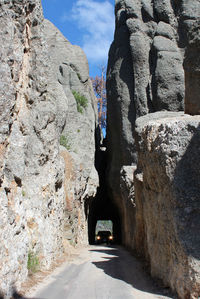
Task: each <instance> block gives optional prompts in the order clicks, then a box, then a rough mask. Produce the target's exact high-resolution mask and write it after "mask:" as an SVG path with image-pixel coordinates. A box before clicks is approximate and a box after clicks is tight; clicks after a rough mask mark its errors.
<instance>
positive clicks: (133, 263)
mask: <svg viewBox="0 0 200 299" xmlns="http://www.w3.org/2000/svg"><path fill="white" fill-rule="evenodd" d="M90 251H91V252H99V253H101V257H102V258H103V261H97V262H92V263H93V264H94V265H95V266H96V267H98V268H100V269H102V270H103V271H104V273H106V274H107V275H109V276H111V277H112V278H115V279H119V280H121V281H124V282H126V283H128V284H130V285H132V286H133V287H134V288H135V289H137V290H140V291H143V292H147V293H152V294H155V295H162V296H168V297H169V298H175V297H174V295H172V293H171V291H170V289H169V288H164V287H163V286H161V283H160V282H158V281H156V280H154V279H152V278H151V277H150V275H149V274H148V273H147V272H146V271H145V270H144V265H143V264H142V262H140V261H138V260H137V259H136V258H135V257H134V256H132V255H131V254H130V253H129V252H127V251H126V250H125V249H123V248H122V247H119V246H112V247H110V246H108V249H102V248H98V246H96V248H95V249H91V250H90ZM102 254H105V256H103V255H102Z"/></svg>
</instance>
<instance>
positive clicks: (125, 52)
mask: <svg viewBox="0 0 200 299" xmlns="http://www.w3.org/2000/svg"><path fill="white" fill-rule="evenodd" d="M199 11H200V2H199V0H194V1H187V0H183V1H166V0H136V1H135V0H116V1H115V15H116V30H115V36H114V41H113V43H112V45H111V48H110V52H109V63H108V70H107V96H108V114H107V115H108V116H107V125H108V127H107V150H108V168H107V182H108V187H109V193H110V197H111V198H112V200H113V201H114V202H115V203H116V204H117V205H118V209H119V213H120V217H121V219H120V221H121V224H122V243H123V244H125V245H126V246H127V247H130V248H131V249H136V250H137V252H138V253H139V254H141V255H143V256H145V258H146V259H147V260H149V261H150V262H151V267H152V274H153V275H155V276H157V277H160V278H162V279H163V280H164V281H165V282H166V284H167V285H170V286H171V287H172V288H173V289H174V290H177V291H178V293H179V294H180V296H182V297H181V298H189V297H187V296H190V295H189V294H191V296H194V298H196V297H195V296H196V294H198V292H199V289H198V288H199V268H198V267H199V264H198V263H199V262H198V259H199V257H198V258H197V261H196V260H195V259H196V256H195V255H196V253H195V254H194V256H192V254H191V251H192V250H191V251H190V249H191V247H193V246H194V247H195V246H198V245H199V240H198V237H197V235H196V236H195V237H194V239H193V240H192V242H193V244H194V245H191V247H190V245H188V246H189V247H190V249H189V250H188V251H187V250H186V249H185V248H186V247H187V246H185V247H184V244H182V243H184V242H185V243H187V244H189V241H188V238H189V237H188V236H189V233H188V231H187V227H186V226H185V227H183V230H184V229H186V231H185V235H183V233H182V236H181V237H179V234H180V231H181V229H180V230H179V226H181V220H180V219H178V218H176V219H175V217H174V215H171V216H170V217H171V218H170V219H168V220H169V221H172V223H171V224H170V225H171V228H170V229H169V230H167V231H166V230H165V227H164V225H165V223H166V225H167V220H166V217H168V216H166V215H168V214H170V213H174V214H175V213H176V211H177V213H179V212H180V211H182V210H181V207H179V206H178V204H179V200H180V199H178V195H177V194H175V195H174V194H173V192H174V191H173V190H176V192H178V188H179V186H178V183H177V182H175V181H174V182H173V183H174V187H173V188H174V189H170V188H171V185H170V184H171V182H170V183H169V181H168V178H166V177H164V179H166V181H164V182H163V186H164V185H166V186H168V189H169V190H170V192H171V193H170V194H168V195H167V194H166V196H168V197H167V198H170V199H169V200H168V201H170V203H169V206H168V207H167V208H168V210H167V212H166V211H165V204H166V205H167V204H168V203H167V202H166V203H165V202H164V197H163V196H164V195H162V192H161V193H159V192H160V189H159V188H160V187H159V186H160V185H159V186H157V185H156V186H155V189H156V188H158V190H156V191H155V195H156V196H157V195H158V198H157V197H156V198H154V199H151V201H149V203H148V208H147V203H146V197H147V198H150V197H151V189H150V188H151V186H149V189H148V186H146V185H145V188H146V189H145V192H143V189H144V181H143V171H144V170H143V169H142V170H141V171H140V166H138V167H139V168H137V170H135V169H136V164H137V150H138V151H140V153H139V165H142V167H144V168H145V171H146V173H145V174H146V177H147V176H150V175H151V174H152V173H154V174H155V176H157V177H155V178H152V180H151V183H152V185H153V186H154V180H155V184H158V183H156V182H157V180H158V182H159V180H160V181H162V175H163V172H164V171H166V170H165V167H167V169H168V165H165V164H166V163H165V162H164V161H165V159H167V158H166V157H165V155H169V156H170V155H171V156H170V158H169V161H168V162H167V163H170V161H172V162H173V163H174V164H173V165H172V166H170V167H172V168H173V167H174V169H176V170H177V169H179V168H178V165H179V163H178V161H179V159H180V160H181V159H182V158H183V157H182V155H183V156H184V157H185V155H184V154H183V152H184V151H185V150H186V147H187V146H189V143H190V137H191V138H192V136H193V133H194V135H195V136H196V133H198V128H197V127H198V121H199V119H198V118H193V121H194V123H193V121H192V118H188V117H186V116H185V118H184V120H183V122H182V121H181V120H179V116H180V115H179V114H178V113H179V112H178V111H182V110H183V99H184V90H185V87H186V96H185V98H186V99H185V110H186V112H187V113H190V114H199V94H200V93H199ZM183 61H184V69H183ZM184 70H185V80H186V85H185V84H184ZM161 110H167V111H176V112H175V114H171V116H170V117H172V119H173V121H172V124H171V131H170V129H169V128H170V124H169V128H168V127H167V123H166V122H167V121H169V122H170V121H171V120H170V118H169V116H168V115H167V114H166V113H167V112H165V114H159V113H158V112H156V111H161ZM154 112H156V113H155V114H154ZM157 113H158V114H157ZM171 113H172V112H171ZM148 114H150V115H149V121H150V120H151V119H152V120H153V119H154V118H155V121H154V122H155V124H154V125H155V128H154V127H153V128H152V130H154V129H155V130H157V131H156V133H155V134H157V135H158V138H157V143H158V144H156V145H155V147H154V150H155V153H153V154H152V152H151V151H150V150H149V149H147V154H146V155H148V158H146V160H145V163H146V165H147V166H145V165H143V164H142V162H141V159H142V158H141V157H142V155H143V156H145V151H146V148H145V146H141V147H140V146H139V145H137V150H136V145H135V122H136V120H137V119H138V121H140V118H139V117H142V119H143V120H145V121H146V119H145V116H144V115H148ZM178 115H179V116H178ZM176 116H177V117H178V119H177V124H176V122H175V118H176ZM162 117H164V121H163V125H162V124H161V123H162V121H161V120H159V122H158V121H157V120H156V119H162ZM166 119H167V121H166ZM187 121H188V123H187ZM156 122H158V123H157V125H156ZM190 123H191V131H190ZM143 125H144V130H145V125H146V123H145V122H144V124H143ZM179 125H180V127H181V130H182V131H181V132H183V136H185V137H183V142H185V144H182V152H180V155H179V153H178V150H177V152H176V150H175V152H173V146H174V144H176V145H177V147H178V145H179V143H181V141H180V138H178V134H179V131H178V128H179ZM184 125H185V127H184ZM140 126H141V128H142V123H141V125H140ZM166 128H167V129H166ZM141 131H142V129H141ZM165 131H167V133H166V136H165ZM168 131H169V132H168ZM147 133H148V132H147ZM150 133H151V132H149V134H150ZM138 134H139V135H138V136H140V138H141V140H142V138H143V136H142V133H141V134H140V133H138ZM170 134H171V135H170ZM184 134H185V135H184ZM147 135H148V134H147ZM168 135H169V138H172V140H173V142H174V144H173V143H172V144H171V140H170V141H169V139H166V140H165V137H166V138H168ZM197 135H198V134H197ZM170 136H171V137H170ZM138 138H139V137H138ZM144 138H147V137H145V136H144ZM155 138H156V137H155ZM162 138H163V139H162ZM176 138H177V140H176ZM184 138H185V139H184ZM197 139H198V138H197ZM184 140H185V141H184ZM161 141H162V142H163V143H164V144H165V145H166V148H165V149H166V153H165V152H163V153H162V151H161V149H162V147H161V145H160V144H159V143H160V142H161ZM145 142H146V140H144V141H141V143H142V144H145ZM149 142H151V139H150V141H149ZM152 142H153V141H152ZM155 142H156V141H155ZM156 146H157V147H156ZM184 146H185V147H184ZM196 146H197V144H196ZM180 147H181V144H180ZM197 147H198V146H197ZM159 151H161V152H160V153H159ZM197 152H198V148H197ZM190 154H191V152H188V154H187V157H188V155H190ZM151 155H152V157H153V155H155V156H156V155H158V157H160V159H161V160H159V159H158V161H159V162H158V161H156V158H155V163H156V165H157V169H154V165H153V162H152V161H151V159H152V158H151ZM159 155H160V156H159ZM173 155H174V156H173ZM191 155H193V154H191ZM191 157H192V156H191ZM195 157H196V161H198V155H196V156H195ZM170 159H171V160H170ZM187 159H188V161H189V158H187ZM192 159H193V157H192ZM194 161H195V160H194ZM158 163H160V164H158ZM163 163H165V164H163ZM176 163H178V164H176ZM184 163H185V162H184ZM197 163H198V162H197ZM186 164H187V163H186ZM184 167H186V169H188V167H189V169H190V166H187V165H185V166H184ZM191 167H192V166H191ZM193 167H194V168H195V167H196V164H195V162H194V165H193ZM148 169H149V170H148ZM171 171H172V170H171ZM181 171H183V168H181V170H180V172H177V177H181ZM191 171H192V173H191V175H193V176H194V177H193V179H192V178H189V181H192V180H194V185H192V184H191V188H193V190H195V186H196V187H197V188H199V187H198V179H197V178H196V177H195V171H193V170H192V168H191ZM172 172H173V171H172ZM167 175H168V174H167ZM175 178H176V176H174V180H175ZM170 179H171V180H172V174H170ZM134 181H135V186H136V188H135V190H134ZM167 184H168V185H167ZM153 186H152V188H154V187H153ZM192 186H193V187H192ZM186 187H189V185H187V186H186ZM166 188H167V187H166ZM148 190H149V194H148ZM196 190H197V189H196ZM179 191H180V192H183V190H182V191H181V190H179ZM156 192H157V193H158V194H157V193H156ZM189 192H190V189H189ZM198 192H199V191H198ZM196 194H197V192H196ZM152 196H153V195H152ZM173 196H174V197H173ZM184 196H188V200H189V201H188V205H190V204H191V206H192V207H193V205H192V195H191V197H190V195H189V193H188V194H185V195H184V194H182V197H184ZM159 200H161V206H160V202H159ZM172 200H174V203H175V207H174V206H170V205H171V201H172ZM154 201H156V202H154ZM183 201H184V203H183V206H184V208H187V207H186V206H185V205H186V204H185V199H184V200H183ZM176 202H178V204H177V207H176ZM195 202H196V203H197V202H198V200H197V198H196V199H195ZM151 204H153V205H154V206H155V209H154V210H152V211H151V209H152V208H154V206H153V207H152V206H151ZM156 204H157V206H156ZM180 205H181V204H180ZM197 205H198V204H197ZM162 207H164V210H162ZM179 208H180V210H179ZM144 209H145V210H144ZM170 209H171V210H170ZM154 212H155V215H154ZM145 213H147V218H148V219H146V214H145ZM180 213H181V212H180ZM185 213H186V214H185V215H184V213H183V214H182V215H183V217H185V219H186V220H187V221H188V219H189V218H187V211H186V212H185ZM195 213H196V212H195ZM198 213H199V212H198V211H197V214H198ZM163 214H164V215H163ZM165 214H166V215H165ZM195 217H196V214H195ZM154 218H155V220H154ZM195 219H196V218H195ZM147 221H148V222H149V223H150V221H151V222H152V227H151V226H150V231H149V234H147V229H148V228H147ZM159 221H160V222H159ZM179 221H180V223H179ZM195 221H196V220H195ZM153 226H154V227H153ZM177 227H178V229H177ZM197 227H199V223H197ZM174 228H175V229H176V231H175V232H174V233H172V235H170V232H173V229H174ZM188 229H189V228H188ZM191 229H192V228H191ZM153 230H154V232H155V235H154V232H153ZM170 230H171V231H170ZM195 231H196V230H195ZM165 232H166V234H167V235H166V240H163V239H162V238H163V237H161V239H158V240H156V238H157V235H158V234H160V235H161V234H162V233H163V235H162V236H164V237H165ZM187 234H188V235H187ZM170 238H172V239H173V242H174V243H173V245H170V242H171V241H170V240H171V239H170ZM184 238H185V240H184ZM191 238H192V237H191ZM195 238H196V239H195ZM174 240H175V241H174ZM154 241H157V242H158V243H157V245H156V247H155V250H153V249H152V247H153V244H154ZM195 243H196V245H195ZM163 244H164V245H163ZM190 244H191V243H190ZM170 246H172V247H170ZM164 247H166V248H164ZM169 247H170V248H169ZM189 247H188V248H189ZM174 248H176V249H175V250H174ZM173 250H174V251H173ZM162 252H163V254H162ZM173 252H175V255H174V256H173V254H174V253H173ZM188 252H189V254H188ZM176 254H180V257H178V258H176ZM190 254H191V260H190V257H189V256H190ZM160 260H161V265H162V266H160V264H159V261H160ZM176 263H177V265H178V266H177V268H178V270H176V269H175V268H176ZM187 263H188V266H187ZM195 263H196V266H194V265H195ZM165 267H166V269H165ZM195 267H196V268H195ZM195 271H196V272H195ZM195 292H196V293H195ZM183 296H185V297H183ZM191 298H192V297H191Z"/></svg>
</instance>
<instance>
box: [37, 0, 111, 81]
mask: <svg viewBox="0 0 200 299" xmlns="http://www.w3.org/2000/svg"><path fill="white" fill-rule="evenodd" d="M42 6H43V11H44V16H45V18H47V19H49V20H50V21H51V22H52V23H53V24H54V25H55V26H56V27H57V28H58V29H59V30H60V31H61V32H62V33H63V35H64V36H65V37H66V38H67V39H68V40H69V41H70V42H71V43H72V44H75V45H79V46H80V47H81V48H82V49H83V50H84V51H85V53H86V55H87V58H88V62H89V67H90V75H91V76H93V77H94V76H95V75H97V74H99V67H100V66H101V65H106V63H107V58H108V50H109V47H110V44H111V42H112V40H113V35H114V22H115V20H114V0H42Z"/></svg>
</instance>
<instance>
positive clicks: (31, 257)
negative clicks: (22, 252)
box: [27, 251, 40, 273]
mask: <svg viewBox="0 0 200 299" xmlns="http://www.w3.org/2000/svg"><path fill="white" fill-rule="evenodd" d="M39 265H40V263H39V258H38V256H37V255H36V254H35V253H34V252H32V251H29V253H28V261H27V269H28V271H29V273H35V272H37V271H38V270H39Z"/></svg>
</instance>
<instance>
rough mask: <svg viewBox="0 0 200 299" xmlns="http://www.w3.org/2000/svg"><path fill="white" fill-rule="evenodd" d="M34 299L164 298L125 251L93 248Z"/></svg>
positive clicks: (35, 294)
mask: <svg viewBox="0 0 200 299" xmlns="http://www.w3.org/2000/svg"><path fill="white" fill-rule="evenodd" d="M164 291H165V294H166V290H164ZM31 297H32V298H33V297H34V298H42V299H133V298H135V299H150V298H173V297H171V296H167V295H164V293H163V290H161V289H159V288H158V287H157V286H156V284H155V283H154V282H153V281H152V280H151V278H150V277H149V276H148V275H147V274H146V273H145V272H144V271H143V268H142V265H141V264H140V262H138V261H137V260H136V259H135V258H134V257H133V256H131V255H130V254H129V253H128V252H127V251H126V250H125V249H123V248H122V247H109V246H90V247H89V248H87V249H84V250H83V251H82V252H81V254H80V256H79V257H78V258H77V259H76V260H75V261H73V262H72V263H70V264H66V265H65V266H64V267H63V268H62V269H61V270H60V272H59V273H57V274H53V275H52V277H51V279H50V280H49V283H48V284H46V285H45V286H43V287H40V289H39V290H37V291H36V292H35V293H34V294H32V295H31Z"/></svg>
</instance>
